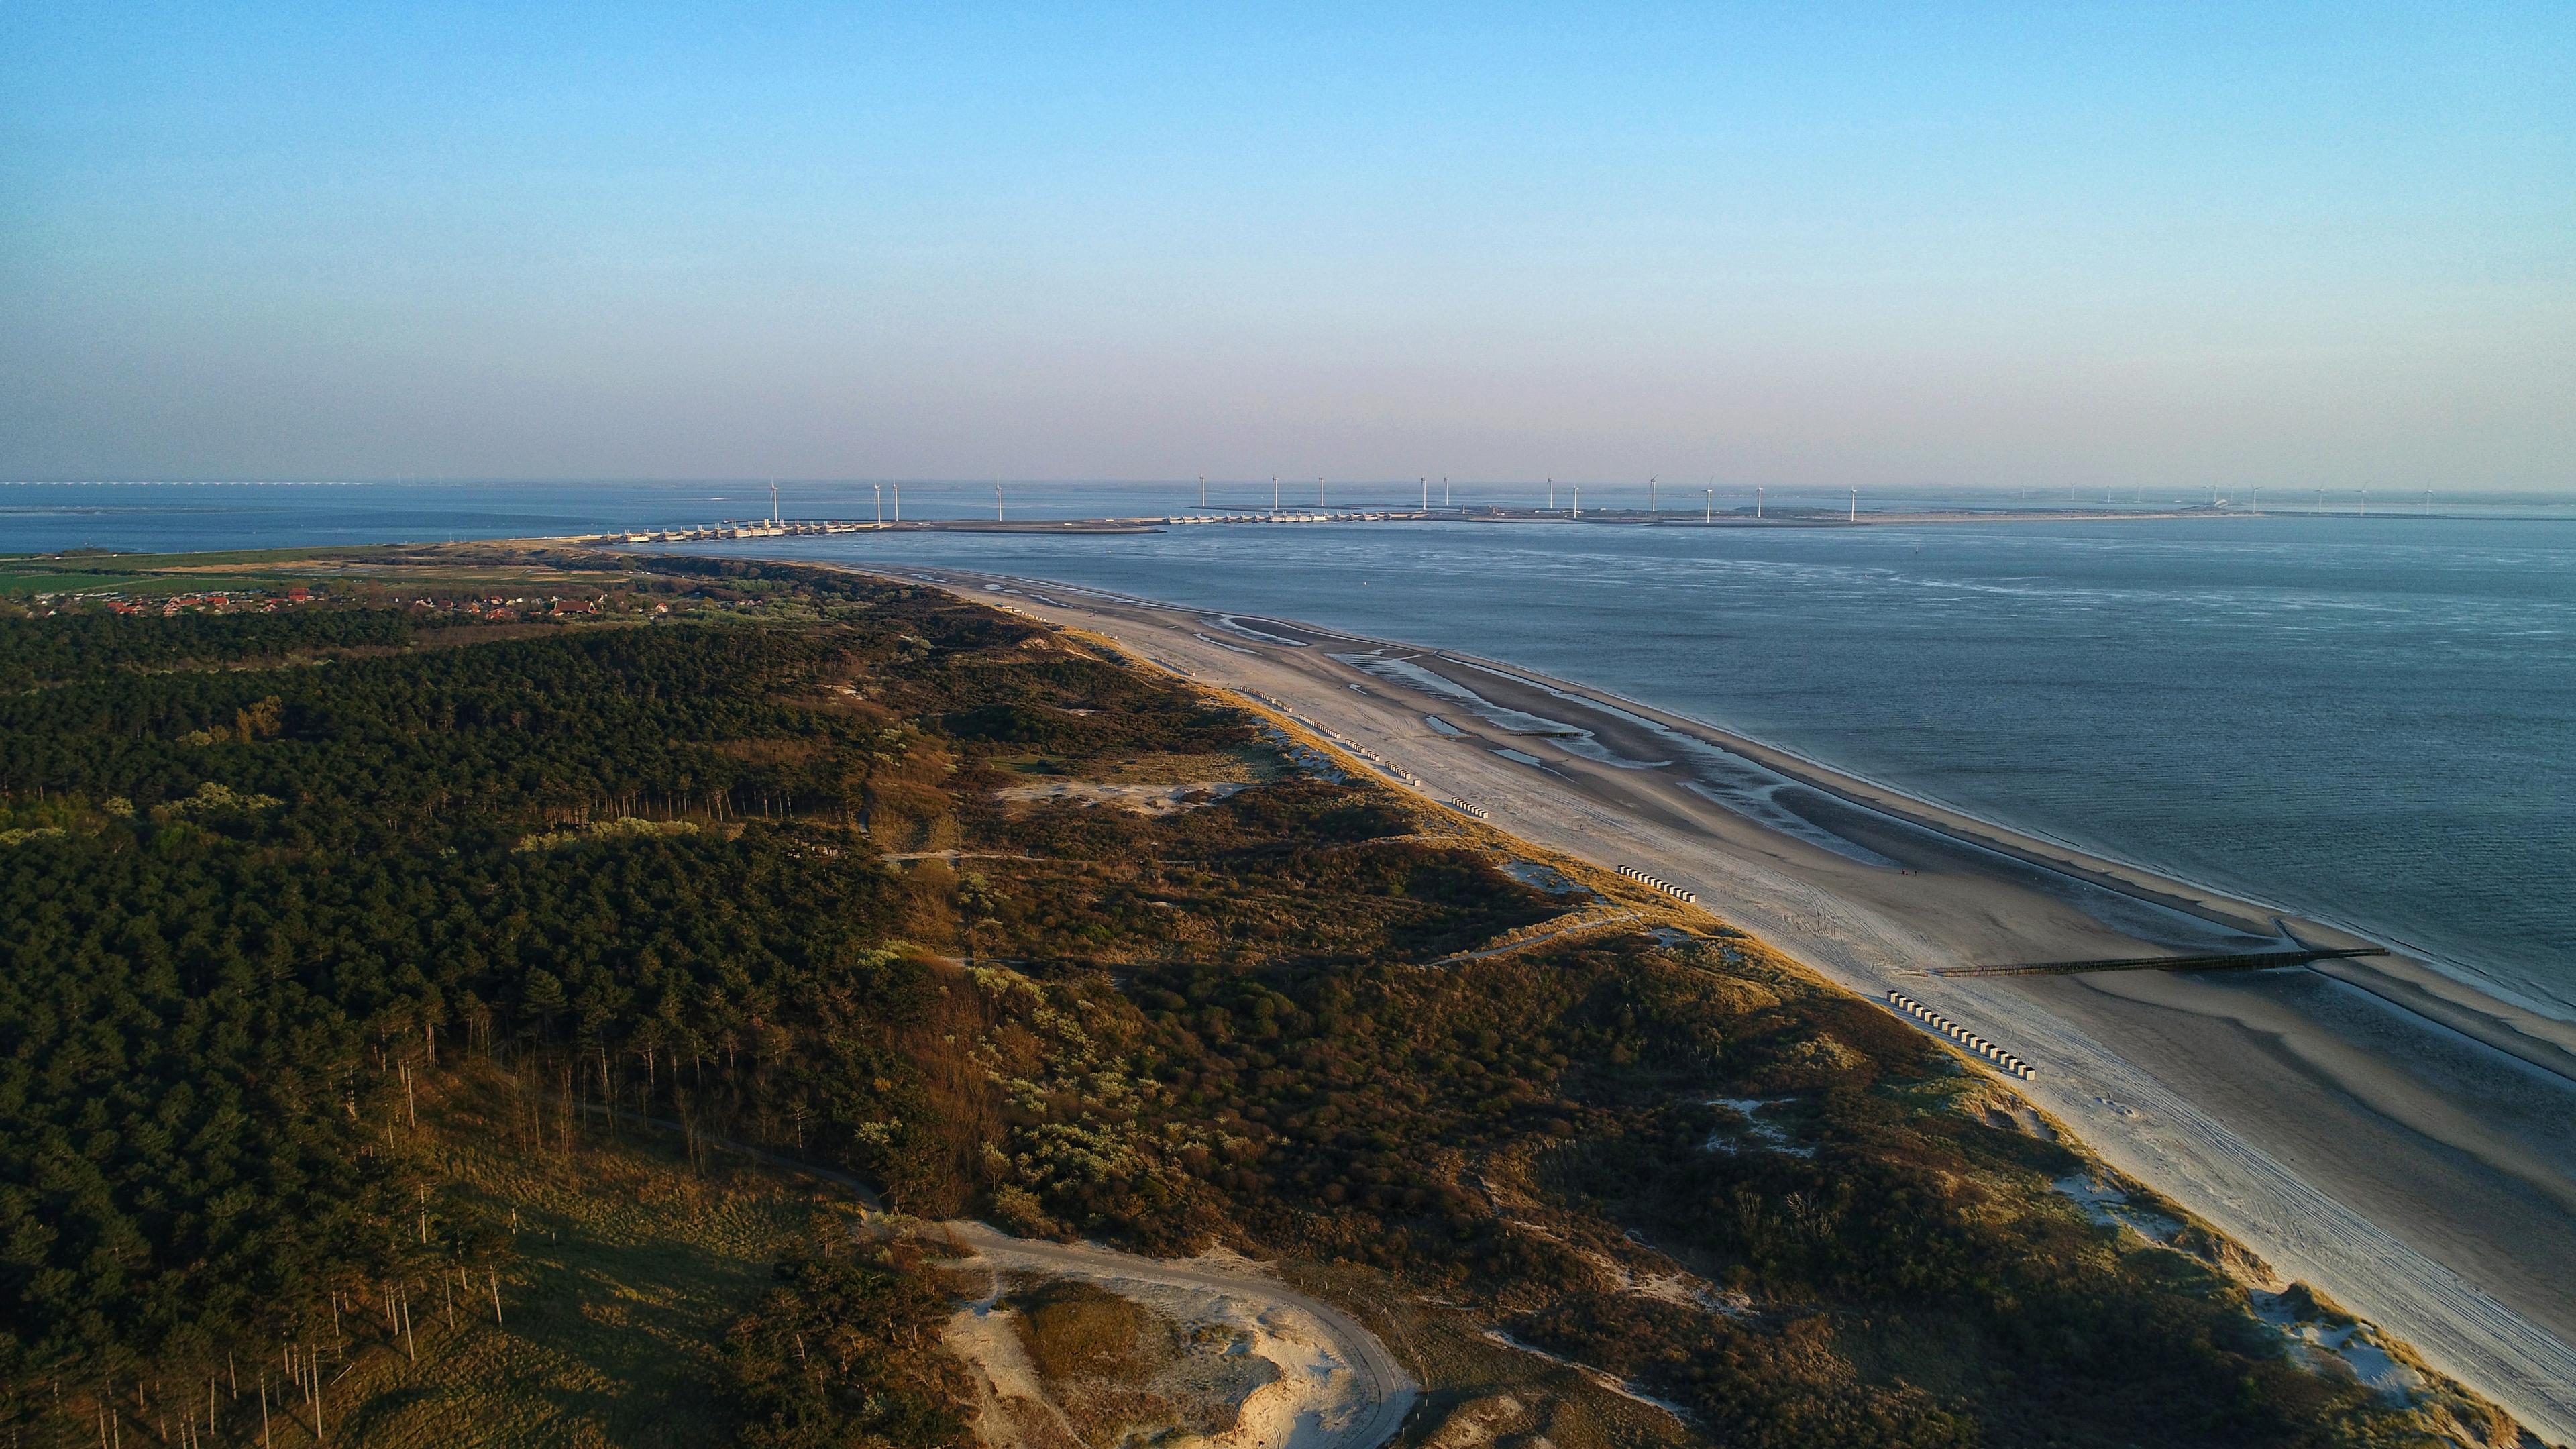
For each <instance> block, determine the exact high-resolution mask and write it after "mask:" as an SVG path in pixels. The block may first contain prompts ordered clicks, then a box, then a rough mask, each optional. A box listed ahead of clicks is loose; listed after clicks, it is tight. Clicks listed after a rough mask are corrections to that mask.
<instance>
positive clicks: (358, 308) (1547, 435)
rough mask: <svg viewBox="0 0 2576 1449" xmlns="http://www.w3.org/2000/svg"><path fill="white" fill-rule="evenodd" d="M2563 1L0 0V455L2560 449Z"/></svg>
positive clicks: (2240, 457)
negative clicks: (6, 2) (309, 0)
mask: <svg viewBox="0 0 2576 1449" xmlns="http://www.w3.org/2000/svg"><path fill="white" fill-rule="evenodd" d="M2571 76H2576V5H2569V4H2566V3H2563V0H2560V3H2551V4H2534V5H2524V6H2517V5H2511V4H2490V5H2478V6H2469V5H2462V6H2439V5H2401V6H2391V5H2377V4H2370V3H2366V0H2364V3H2338V4H2320V5H2314V6H2301V5H2285V4H2275V5H2216V4H2189V3H2172V4H2158V5H2136V6H2121V5H2111V4H2103V5H2064V4H2034V5H2028V6H2008V5H1986V4H1951V5H1940V4H1932V5H1896V4H1889V5H1884V6H1873V5H1831V4H1781V5H1725V4H1717V3H1701V4H1692V5H1681V6H1673V7H1668V8H1666V7H1630V6H1619V5H1607V4H1593V5H1580V6H1577V5H1566V6H1561V7H1536V6H1517V5H1510V4H1480V5H1474V6H1458V7H1454V8H1442V7H1419V6H1404V5H1390V4H1383V3H1381V4H1372V5H1363V6H1348V7H1343V6H1335V5H1329V4H1301V5H1297V6H1284V5H1283V6H1229V5H1198V6H1172V7H1162V6H1141V5H1139V6H1126V5H1101V6H1083V5H1069V4H1060V5H1045V6H1028V7H1011V6H1001V5H983V6H954V7H951V6H925V5H917V4H915V5H902V6H887V7H868V6H863V5H846V4H836V5H828V6H812V7H803V6H779V5H743V6H710V5H690V6H672V7H659V6H656V5H652V4H639V3H620V4H615V5H601V6H596V7H585V6H582V5H578V4H546V5H511V4H488V5H476V6H445V5H398V4H384V5H367V6H347V5H331V6H313V7H303V6H292V5H274V4H267V5H227V4H222V3H215V0H205V3H193V4H187V5H169V6H128V5H119V4H114V3H98V4H82V5H55V6H48V5H16V6H8V7H0V478H17V479H32V478H118V477H130V478H151V477H184V478H269V477H274V478H287V477H401V476H446V477H456V476H474V477H487V478H515V477H531V478H539V477H541V478H583V477H618V478H650V477H733V478H739V477H764V476H783V477H810V478H847V477H861V476H875V475H896V476H910V477H947V478H956V477H981V476H987V475H995V474H1000V475H1007V476H1010V477H1014V478H1029V479H1079V478H1188V477H1192V476H1196V475H1200V474H1206V475H1209V476H1212V477H1219V478H1258V477H1264V476H1268V475H1271V474H1284V475H1287V476H1291V477H1308V476H1315V475H1319V474H1323V475H1331V476H1334V477H1347V478H1410V477H1413V476H1415V475H1417V474H1423V473H1429V474H1434V475H1442V474H1446V475H1454V476H1458V477H1484V478H1538V477H1541V476H1555V477H1561V478H1578V477H1589V478H1599V479H1605V480H1616V479H1631V478H1639V477H1643V476H1645V475H1648V474H1658V475H1660V476H1662V477H1664V478H1666V479H1667V480H1672V479H1684V478H1687V479H1692V480H1698V479H1701V478H1707V479H1711V480H1718V481H1724V482H1727V483H1750V482H1761V481H1768V482H1771V483H1775V484H1781V485H1790V486H1796V485H1805V486H1818V485H1822V486H1831V487H1837V488H1839V487H1845V486H1854V487H1869V486H1893V485H1904V486H1920V485H1927V484H1928V485H1957V486H1986V487H2032V486H2094V485H2100V486H2105V487H2108V486H2116V485H2167V484H2177V485H2184V486H2192V487H2197V486H2200V485H2202V484H2209V485H2213V486H2228V487H2234V486H2237V485H2240V484H2245V483H2254V484H2270V485H2275V486H2284V487H2315V486H2333V487H2348V486H2378V487H2389V488H2395V489H2414V488H2423V487H2437V488H2463V489H2479V490H2499V489H2502V490H2547V491H2556V492H2565V491H2569V490H2571V489H2576V83H2571V82H2570V80H2569V77H2571Z"/></svg>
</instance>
